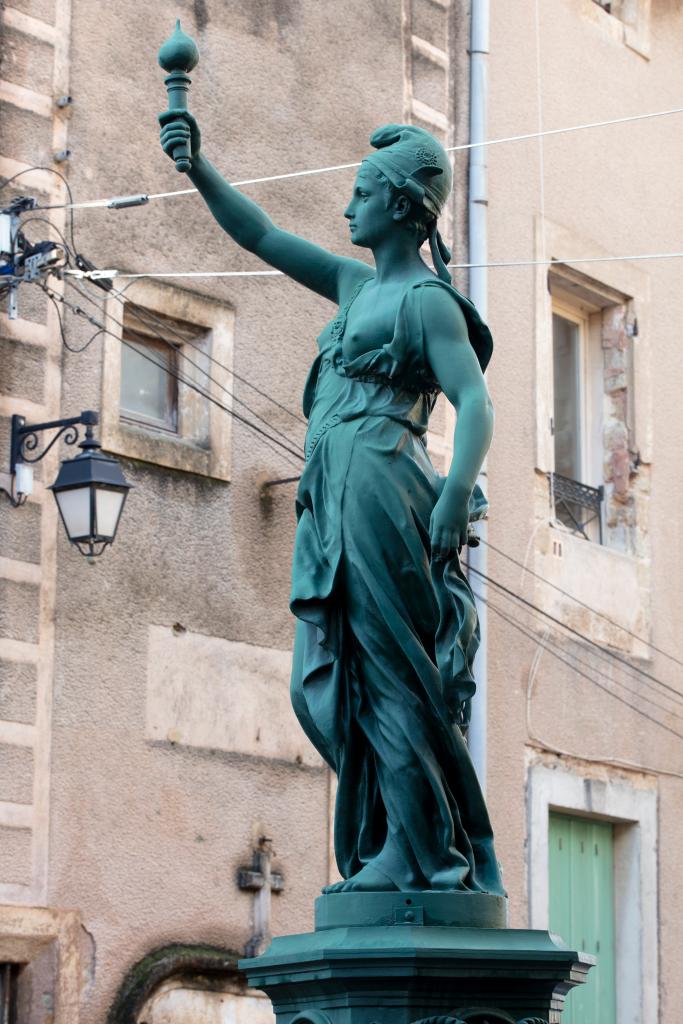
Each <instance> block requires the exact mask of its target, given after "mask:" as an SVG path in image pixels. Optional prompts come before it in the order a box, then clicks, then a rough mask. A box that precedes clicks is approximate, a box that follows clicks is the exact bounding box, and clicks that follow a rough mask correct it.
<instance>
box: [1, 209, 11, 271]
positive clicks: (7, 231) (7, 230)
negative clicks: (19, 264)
mask: <svg viewBox="0 0 683 1024" xmlns="http://www.w3.org/2000/svg"><path fill="white" fill-rule="evenodd" d="M11 256H12V216H11V214H9V213H0V259H3V260H4V261H5V262H7V261H8V260H9V259H10V258H11Z"/></svg>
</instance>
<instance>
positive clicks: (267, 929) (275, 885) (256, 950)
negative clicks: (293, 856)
mask: <svg viewBox="0 0 683 1024" xmlns="http://www.w3.org/2000/svg"><path fill="white" fill-rule="evenodd" d="M272 857H273V846H272V840H270V839H267V838H266V837H265V836H261V838H260V839H259V842H258V846H257V847H256V848H255V850H254V856H253V860H252V864H251V867H247V868H240V869H239V871H238V873H237V884H238V886H239V887H240V889H245V890H246V891H247V892H253V893H254V932H253V935H252V937H251V938H250V939H249V942H247V944H246V946H245V949H244V953H245V956H260V955H261V953H263V952H264V951H265V949H266V947H267V946H268V944H269V942H270V940H271V938H272V935H271V924H270V898H271V893H274V892H282V891H283V889H284V887H285V880H284V876H283V875H282V874H281V873H280V872H279V871H273V870H272V867H271V861H272Z"/></svg>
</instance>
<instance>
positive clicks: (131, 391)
mask: <svg viewBox="0 0 683 1024" xmlns="http://www.w3.org/2000/svg"><path fill="white" fill-rule="evenodd" d="M123 337H124V340H125V342H126V344H125V345H123V346H122V351H121V413H122V415H124V416H127V417H130V418H131V419H137V420H140V421H141V422H149V423H152V424H154V425H157V426H161V427H164V428H165V429H167V430H175V429H176V426H177V416H176V409H177V381H176V380H174V378H173V377H172V376H171V374H172V373H174V372H175V350H174V349H173V347H172V346H171V345H167V344H165V343H164V342H156V341H152V340H151V339H150V341H149V342H148V341H142V340H141V339H139V338H134V339H133V338H131V337H130V336H126V334H125V333H124V336H123Z"/></svg>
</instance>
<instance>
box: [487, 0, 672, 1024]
mask: <svg viewBox="0 0 683 1024" xmlns="http://www.w3.org/2000/svg"><path fill="white" fill-rule="evenodd" d="M595 6H596V5H595V4H592V3H590V2H586V3H580V2H574V0H560V2H558V3H554V4H547V3H543V2H541V3H540V4H539V5H538V8H539V12H540V64H541V95H542V113H543V127H545V128H555V127H562V126H565V125H573V124H581V123H584V122H590V121H599V120H604V119H609V118H616V117H620V116H625V115H629V114H636V113H642V112H646V111H655V110H662V109H667V108H671V107H675V106H677V105H678V102H679V100H678V97H680V94H681V86H682V85H683V72H682V71H681V68H682V67H683V63H682V58H683V11H682V10H681V8H680V5H679V4H675V3H658V2H656V0H655V2H654V3H653V4H652V14H651V20H650V28H651V51H650V53H651V55H650V59H649V60H648V59H646V58H645V57H643V56H642V55H641V54H639V53H637V52H636V51H634V50H633V49H631V48H629V47H627V46H626V45H625V44H624V43H623V42H622V41H621V40H619V39H617V38H615V36H614V34H612V33H610V32H609V31H607V30H606V28H605V25H606V19H605V18H602V17H600V16H601V15H602V14H603V12H601V11H598V14H597V15H596V14H595V11H594V10H593V8H595ZM489 102H490V105H489V112H490V117H489V137H491V138H498V137H503V136H508V135H514V134H518V133H522V132H527V131H530V132H533V131H535V130H537V128H538V91H537V73H536V30H535V5H534V4H533V3H532V2H528V3H523V4H492V26H491V57H490V94H489ZM679 146H680V124H679V120H678V118H677V117H670V118H661V119H653V120H651V121H643V122H637V123H633V124H630V125H623V126H614V127H609V128H602V129H594V130H591V131H585V132H577V133H574V134H566V135H558V136H554V137H549V138H547V139H546V140H545V142H544V145H543V183H544V207H545V208H544V210H542V206H541V186H540V175H541V164H540V159H539V144H538V141H537V140H529V141H525V142H517V143H511V144H508V145H501V146H495V147H491V148H490V149H489V150H488V164H489V171H490V193H489V196H490V202H489V227H490V237H489V254H490V259H491V260H492V261H497V260H501V261H502V260H515V259H519V260H525V259H534V258H538V257H539V256H540V255H541V253H540V252H539V248H538V236H537V235H536V230H537V224H538V220H539V218H540V217H541V215H543V216H544V217H545V219H546V221H549V222H552V223H553V224H557V225H561V226H562V227H563V228H565V229H567V232H568V233H570V234H574V235H577V236H579V237H582V238H584V239H588V240H592V242H593V243H594V247H593V248H589V247H588V246H586V247H585V249H584V251H582V252H574V251H572V252H566V251H563V252H561V251H556V248H552V246H551V247H550V248H551V249H552V251H548V252H547V253H546V255H547V256H552V257H555V258H562V257H568V256H581V255H584V256H592V255H600V254H602V253H606V254H611V255H619V254H626V253H656V252H667V251H678V250H679V249H680V240H681V238H682V237H683V188H682V185H681V179H680V175H679V174H678V173H677V170H676V168H677V163H678V152H679ZM576 269H578V270H583V272H584V273H586V274H588V275H591V276H594V277H595V278H596V279H597V280H598V281H604V282H606V283H610V284H611V285H612V286H613V287H617V288H619V287H620V288H622V289H623V291H624V292H625V293H627V294H633V291H632V282H633V278H632V276H631V271H630V270H629V269H628V266H627V265H624V264H604V265H602V264H596V265H593V266H587V267H586V266H584V267H580V266H577V268H576ZM637 269H638V273H639V274H640V275H642V277H644V278H645V279H646V280H647V282H648V283H649V295H647V294H646V295H645V300H646V301H641V302H640V315H641V316H642V321H641V322H642V324H643V325H646V326H645V327H644V330H643V331H642V332H641V336H640V337H639V338H638V340H637V342H636V345H640V346H641V349H640V350H639V352H640V353H641V354H642V352H643V351H644V349H643V348H642V346H648V349H649V360H647V361H649V366H641V367H640V370H641V372H640V373H639V375H638V376H637V378H636V383H635V386H636V389H637V391H638V393H639V395H640V396H641V398H642V396H643V393H644V392H647V391H648V390H650V392H651V396H652V404H651V414H650V415H649V416H648V422H644V417H641V420H640V423H639V424H638V429H639V433H640V440H639V444H640V445H641V447H642V450H643V451H646V450H647V449H648V448H649V438H652V446H651V451H650V455H651V459H652V477H651V481H652V486H651V497H650V509H649V530H648V534H647V537H646V538H645V542H646V545H647V546H648V547H649V552H650V559H651V564H650V565H649V566H648V565H647V564H646V563H643V564H641V565H640V566H639V567H638V573H639V574H640V576H641V577H642V578H646V579H647V586H646V593H645V597H644V602H643V608H644V618H642V619H641V620H640V621H639V622H638V628H640V629H642V631H643V632H645V635H647V636H648V637H649V639H650V640H651V641H652V642H653V643H654V644H656V645H658V646H660V647H662V648H663V649H665V650H667V651H669V652H671V653H672V654H674V655H676V656H678V657H679V658H680V657H681V654H682V653H683V652H682V648H681V637H680V631H679V629H678V622H679V617H678V609H679V607H680V604H681V571H680V570H681V558H682V556H683V551H682V549H681V527H680V516H679V513H678V509H679V508H680V502H681V498H682V497H683V491H682V484H681V477H680V471H679V469H680V467H679V465H678V463H679V456H678V453H677V447H678V446H677V444H676V442H675V440H674V437H675V435H676V431H677V428H676V423H679V422H680V388H681V384H682V383H683V374H682V371H681V362H680V358H679V338H680V324H681V320H682V317H683V298H682V297H681V293H680V288H679V287H678V282H679V280H680V266H679V262H678V261H676V260H669V261H656V262H655V261H649V262H645V261H643V262H641V263H638V264H637ZM535 273H536V272H535V271H534V269H533V268H529V267H517V268H506V269H491V270H490V278H489V281H490V292H489V294H490V299H489V311H490V312H489V320H490V324H491V328H492V330H493V334H494V337H495V339H496V341H497V351H496V355H495V358H494V360H493V362H492V366H491V371H490V377H489V383H490V387H491V390H492V394H493V399H494V403H495V407H496V417H497V422H496V435H495V439H494V443H493V448H492V451H491V455H490V465H489V479H490V491H491V494H490V497H491V502H492V516H491V524H490V540H491V542H492V543H493V544H494V545H496V546H497V547H499V548H501V549H503V550H504V551H506V552H508V553H509V554H511V555H513V556H514V557H515V558H517V559H518V560H520V561H521V562H526V564H527V565H528V566H529V567H531V568H534V569H535V570H537V571H538V570H540V571H545V572H548V571H549V570H548V566H549V564H550V562H551V561H552V559H551V558H548V559H547V560H546V562H545V569H544V568H543V567H542V566H539V564H538V562H537V560H536V558H535V554H534V552H535V550H540V547H539V546H540V545H543V544H545V543H546V540H547V537H546V535H547V528H544V529H539V532H538V533H537V534H536V535H535V536H534V538H533V539H532V533H533V531H534V528H535V527H536V526H537V523H538V521H539V518H542V516H541V513H540V512H539V511H538V510H539V498H538V494H537V491H538V486H539V481H538V477H537V476H536V474H535V472H534V469H535V465H536V450H537V421H536V413H537V407H538V405H539V403H541V404H542V403H543V401H544V396H543V395H542V394H541V393H540V392H539V390H538V389H539V387H540V388H541V390H542V382H539V380H538V378H537V376H536V373H535V366H536V355H535V338H536V337H537V335H538V324H537V311H538V308H539V303H540V301H541V300H540V298H539V295H538V294H537V290H536V289H537V285H536V284H535V276H534V275H535ZM536 280H538V278H537V279H536ZM639 280H640V279H639ZM620 282H621V283H620ZM644 307H645V308H644ZM543 468H547V467H543ZM540 507H541V509H542V508H543V507H544V506H543V503H542V502H541V506H540ZM545 519H546V520H547V512H546V513H545ZM555 535H556V534H555ZM578 546H579V548H580V547H581V545H580V544H579V545H578ZM566 547H567V548H568V549H570V550H569V553H568V552H567V550H565V553H564V557H565V563H566V573H565V577H564V581H565V582H564V584H562V585H565V586H566V585H567V583H568V584H569V589H570V590H571V589H574V592H575V593H580V594H582V595H583V599H584V600H586V601H588V603H591V604H593V606H595V607H600V608H601V609H602V610H603V611H604V612H605V613H606V614H608V615H609V616H610V617H612V618H616V619H617V620H625V621H626V622H628V620H629V617H631V616H633V619H634V620H635V618H636V616H637V614H638V609H634V608H631V607H629V608H624V607H623V602H624V601H625V600H627V599H628V595H631V596H632V593H633V591H632V589H629V590H626V589H620V587H619V585H618V581H619V579H620V578H621V576H622V575H623V572H624V571H625V570H624V568H623V566H622V565H621V560H622V559H624V558H625V557H626V556H619V555H614V556H612V560H613V562H614V564H613V565H612V564H611V562H610V555H609V552H606V553H603V552H600V554H601V556H602V555H603V554H604V556H605V557H601V558H600V559H597V560H596V559H592V558H591V557H590V548H589V546H588V545H585V544H584V545H583V550H581V551H578V553H576V554H575V555H574V560H573V562H572V561H571V557H572V552H573V551H574V550H575V549H576V547H577V545H576V543H570V544H568V545H567V546H566ZM584 555H585V557H584ZM567 558H569V559H570V562H568V563H567V561H566V560H567ZM489 571H490V575H491V576H492V577H493V578H495V579H498V580H500V581H502V582H503V583H505V584H506V585H507V586H509V587H510V588H512V589H514V590H517V591H518V592H523V593H524V594H525V595H526V596H527V597H529V598H530V599H531V600H533V601H535V602H536V603H540V604H541V605H542V606H543V607H546V608H547V609H548V610H549V611H551V612H553V613H556V611H557V605H556V606H555V611H553V601H554V600H558V598H557V595H555V597H554V598H553V594H552V592H549V591H548V590H547V588H544V587H543V586H542V585H537V586H535V585H534V584H533V581H531V580H530V579H529V577H526V579H525V580H524V579H523V574H522V571H521V570H520V568H518V567H516V566H513V565H510V564H509V563H508V562H506V561H505V560H504V559H502V558H500V557H498V556H497V555H496V554H495V553H494V552H490V561H489ZM595 574H598V576H599V579H598V578H597V577H596V575H595ZM592 575H593V578H594V579H595V585H594V586H593V587H591V576H592ZM610 579H611V581H612V585H611V586H610ZM560 582H561V581H560ZM490 596H491V600H492V601H493V602H494V603H496V604H497V605H498V606H499V607H501V608H504V609H505V610H506V611H507V612H508V614H510V613H511V614H512V615H513V617H514V618H515V619H516V620H517V621H519V622H521V623H527V622H531V621H532V620H530V619H529V618H528V617H527V615H526V614H525V613H524V612H523V611H522V610H521V609H520V608H517V609H516V610H515V608H514V606H512V605H510V604H508V603H507V602H506V601H505V599H504V598H502V597H500V596H497V595H496V594H495V591H491V592H490ZM564 604H565V605H566V606H568V602H564ZM565 611H566V608H565ZM573 614H574V616H577V614H578V618H575V620H574V621H575V623H576V624H577V625H578V628H580V629H583V630H587V631H588V632H589V634H592V630H593V629H595V635H596V638H597V639H602V640H604V635H605V634H604V633H601V623H600V622H599V621H596V620H595V619H594V617H591V616H589V615H587V614H586V613H583V614H581V613H580V610H579V613H577V610H576V609H574V613H573ZM489 620H490V624H491V625H490V630H491V648H490V658H489V663H490V670H491V679H490V686H489V694H490V698H489V700H490V720H489V744H490V748H489V781H488V793H489V800H490V804H491V811H492V815H493V820H494V826H496V830H497V835H498V850H499V855H500V857H501V860H502V862H503V866H504V870H505V881H506V884H507V887H508V889H509V891H510V896H511V919H512V923H513V924H516V925H523V924H525V923H526V921H527V914H528V905H527V880H526V857H527V854H526V828H527V807H526V801H527V795H528V794H527V764H526V763H525V744H526V745H527V757H528V756H530V754H531V748H532V747H537V746H538V744H536V743H531V742H530V738H529V735H528V732H527V728H526V721H525V717H526V694H527V686H528V682H529V674H530V669H531V660H532V657H533V654H534V652H535V651H536V649H537V648H536V644H535V643H532V642H531V641H530V640H528V639H526V638H524V637H523V636H521V635H520V634H519V633H518V632H516V631H515V630H514V629H512V628H511V627H510V626H508V625H506V624H504V623H502V622H501V621H500V620H497V619H496V616H495V615H492V614H490V615H489ZM602 628H603V629H604V624H602ZM631 628H633V627H631ZM535 629H536V633H537V635H538V636H540V634H541V633H542V632H543V623H539V622H537V623H536V626H535ZM622 639H623V638H622ZM569 650H570V651H572V652H573V653H574V654H576V655H577V656H578V657H581V658H584V659H587V661H588V664H589V666H590V667H589V668H588V669H586V668H585V667H584V668H583V671H586V672H587V673H588V674H589V675H591V676H592V677H593V679H598V681H599V682H602V683H603V684H604V685H606V686H608V687H611V688H612V689H613V690H615V692H617V693H621V694H622V696H625V697H626V699H628V700H630V701H631V702H632V703H634V704H636V705H637V707H639V708H640V709H642V710H643V711H644V712H646V713H653V711H654V712H655V713H656V714H658V715H659V717H661V719H662V720H663V721H664V722H665V723H666V724H668V725H669V727H670V728H673V729H676V730H678V731H679V732H680V731H681V729H680V725H681V723H680V718H677V717H675V716H673V715H668V716H667V715H666V714H662V713H661V712H659V711H657V710H656V709H653V708H652V705H651V700H652V699H654V700H660V702H661V697H662V692H661V690H660V691H659V693H657V690H656V688H655V689H653V686H652V685H648V681H647V680H645V679H643V677H642V676H635V677H629V675H628V674H624V673H620V672H617V671H616V669H615V666H614V665H612V666H610V665H609V663H605V662H601V661H599V660H595V658H594V657H593V655H592V653H591V650H590V648H589V647H587V646H586V645H581V646H574V647H571V646H570V647H569ZM637 664H638V665H639V666H640V667H642V668H643V669H644V670H645V671H648V672H650V673H651V674H653V675H655V676H657V677H659V678H660V679H663V680H667V681H669V682H672V683H674V684H675V685H677V686H678V688H679V689H680V688H681V682H680V679H681V677H680V669H679V667H678V666H677V665H675V664H674V663H672V662H670V661H668V660H667V659H665V658H662V657H660V656H658V655H655V656H654V657H652V658H651V659H650V660H648V661H640V662H637ZM598 671H602V672H605V673H607V679H604V678H602V677H600V676H599V675H598V674H597V672H598ZM610 679H620V680H621V681H622V683H624V684H625V685H626V686H627V687H629V688H630V689H631V690H632V691H633V696H628V694H627V692H625V691H623V690H619V689H617V686H616V684H611V683H610ZM663 703H664V705H665V706H667V701H666V700H664V701H663ZM668 706H670V707H671V705H668ZM674 707H675V705H674ZM679 714H680V705H679ZM531 719H532V723H531V724H532V731H533V733H534V735H535V737H536V738H540V739H541V740H542V741H543V744H542V746H547V747H550V748H551V749H552V748H559V749H561V750H564V751H566V752H568V753H569V754H571V755H574V757H575V758H578V759H579V760H576V761H575V760H571V759H569V760H570V761H571V766H572V770H573V771H576V772H579V773H580V772H581V771H582V762H581V759H582V758H598V759H601V758H611V759H612V758H613V759H621V760H624V761H626V762H632V763H634V764H638V765H641V766H644V767H646V768H648V769H650V770H651V771H652V772H653V773H654V777H655V779H656V778H657V776H656V772H657V769H661V770H665V771H666V770H668V771H670V772H683V756H682V748H681V740H680V739H678V738H677V737H676V736H673V735H671V733H669V732H666V731H664V730H662V729H661V728H659V727H658V726H656V725H654V724H652V723H651V722H648V721H647V720H646V719H644V718H643V717H641V716H639V715H638V714H636V713H635V712H634V711H632V710H630V709H628V708H626V707H624V706H623V705H622V704H620V703H618V701H616V700H614V699H613V698H612V697H610V696H608V695H607V694H605V693H604V692H602V691H601V690H599V689H598V688H597V687H596V685H595V683H594V682H589V681H588V680H586V679H584V678H581V677H580V676H579V675H577V673H576V672H575V671H572V670H570V669H569V668H567V667H566V666H563V665H562V664H560V663H559V662H557V661H556V660H555V659H553V658H552V657H551V656H550V655H549V654H548V653H546V654H545V655H544V656H543V658H542V659H541V662H540V665H539V666H538V672H537V675H536V682H535V689H534V695H533V698H532V702H531ZM583 768H584V770H587V771H588V773H590V768H588V769H586V762H585V761H584V762H583ZM626 775H627V776H628V772H627V773H626ZM634 778H636V779H637V773H634ZM658 786H659V792H660V805H659V835H658V843H659V847H658V849H659V855H658V863H659V872H660V877H659V900H660V908H662V917H661V920H660V933H659V934H660V972H661V977H660V1014H661V1018H660V1019H661V1020H662V1021H667V1022H668V1021H672V1022H673V1021H674V1020H675V1019H676V1014H677V1010H676V1006H677V1005H680V999H681V979H680V972H679V971H678V970H677V966H676V964H677V959H678V955H677V950H678V948H679V947H680V942H681V939H682V938H683V933H682V932H681V926H680V921H679V920H678V919H677V917H676V912H675V905H674V904H672V903H671V898H672V896H673V898H674V900H675V895H674V894H675V893H676V892H677V891H678V889H679V885H678V879H679V878H680V870H681V860H680V848H681V846H680V844H681V823H680V820H679V817H680V816H679V815H677V814H676V812H675V811H674V810H673V808H674V807H675V806H676V804H677V803H678V804H680V801H681V798H682V797H683V781H681V780H680V779H677V778H675V777H671V778H669V777H661V776H660V777H659V781H658ZM624 1019H627V1018H626V1017H625V1018H624Z"/></svg>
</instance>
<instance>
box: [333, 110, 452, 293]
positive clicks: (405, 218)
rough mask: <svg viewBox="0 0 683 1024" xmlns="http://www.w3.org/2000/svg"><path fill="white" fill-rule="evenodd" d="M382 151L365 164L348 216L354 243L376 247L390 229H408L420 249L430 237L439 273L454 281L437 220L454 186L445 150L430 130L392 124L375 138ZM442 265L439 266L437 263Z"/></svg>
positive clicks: (380, 129)
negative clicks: (449, 273)
mask: <svg viewBox="0 0 683 1024" xmlns="http://www.w3.org/2000/svg"><path fill="white" fill-rule="evenodd" d="M370 143H371V145H373V146H374V147H375V149H376V150H377V152H376V153H371V154H370V156H368V157H366V158H365V160H363V162H362V164H361V167H360V170H359V172H358V175H357V177H356V181H355V184H354V190H353V197H352V199H351V202H350V203H349V205H348V207H347V208H346V211H345V213H344V216H345V217H346V218H347V219H348V220H349V226H350V231H351V240H352V242H353V243H354V245H362V246H365V247H369V248H373V247H374V246H375V245H377V244H379V243H380V242H381V241H382V239H383V238H384V237H385V236H386V234H387V233H388V232H390V231H397V230H400V231H407V232H410V234H411V235H412V236H413V237H414V239H415V245H416V247H418V248H419V246H421V245H422V243H423V242H424V241H426V239H429V241H430V246H431V248H432V255H433V256H434V262H435V266H436V268H437V272H438V273H439V274H440V276H442V277H444V276H445V277H446V278H448V280H450V276H449V275H448V271H447V270H446V268H445V266H444V265H443V264H444V261H445V262H447V261H448V259H449V258H450V253H449V252H448V250H447V249H446V246H445V245H444V244H443V242H442V240H441V236H440V235H439V234H438V231H437V226H436V221H437V218H438V216H439V214H440V213H441V211H442V210H443V207H444V205H445V203H446V200H447V199H448V196H449V193H450V191H451V185H452V182H453V172H452V170H451V164H450V161H449V159H448V156H447V154H446V151H445V150H444V148H443V146H442V145H441V143H440V142H438V141H437V139H435V138H434V136H433V135H430V133H429V132H428V131H425V130H424V128H418V127H416V126H415V125H406V124H389V125H385V126H384V127H383V128H378V129H377V131H376V132H374V133H373V134H372V136H371V137H370ZM437 264H438V265H437Z"/></svg>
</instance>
